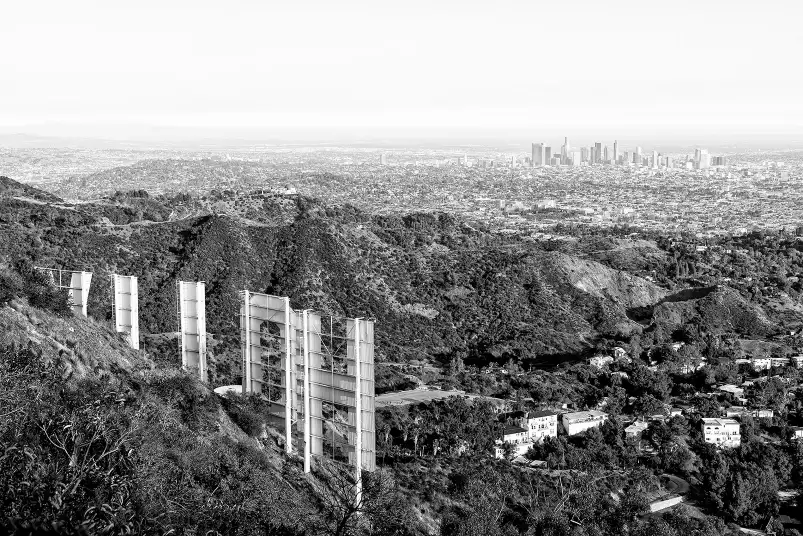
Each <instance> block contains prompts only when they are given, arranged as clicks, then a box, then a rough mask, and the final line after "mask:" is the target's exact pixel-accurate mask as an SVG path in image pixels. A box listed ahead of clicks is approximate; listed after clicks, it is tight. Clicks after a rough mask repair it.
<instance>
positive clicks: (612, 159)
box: [379, 137, 728, 170]
mask: <svg viewBox="0 0 803 536" xmlns="http://www.w3.org/2000/svg"><path fill="white" fill-rule="evenodd" d="M445 163H448V161H441V160H437V161H436V162H435V165H436V166H440V165H443V164H445ZM454 163H455V164H457V165H461V166H468V167H470V166H472V165H477V166H479V167H482V168H483V169H489V168H494V167H496V166H499V165H505V164H508V165H509V166H511V167H515V166H516V165H518V164H519V163H521V164H523V165H525V166H529V167H546V166H551V167H557V166H584V165H585V166H593V165H609V166H610V165H613V166H635V167H642V166H643V167H646V168H651V169H659V168H674V167H680V168H684V169H698V170H699V169H709V168H711V167H712V166H713V167H724V166H727V164H728V157H727V156H712V155H711V154H710V153H709V152H708V149H701V148H697V149H695V150H694V155H686V156H685V157H683V156H678V155H669V154H664V153H659V152H658V151H656V150H653V151H652V152H651V153H649V154H647V153H644V151H643V150H642V148H641V147H639V146H637V147H635V148H634V149H633V150H630V151H620V150H619V142H618V141H614V142H613V149H612V150H610V149H609V147H608V145H604V146H603V145H602V143H600V142H596V143H594V145H591V146H588V147H585V146H583V147H572V146H571V145H570V144H569V138H568V137H566V138H564V143H563V145H561V147H560V153H556V152H554V151H553V150H552V147H551V146H547V145H546V144H544V143H543V142H541V143H533V144H532V153H531V155H530V156H526V157H524V158H521V157H520V155H515V154H514V155H512V156H511V157H510V159H509V161H507V162H504V163H503V162H501V161H498V160H493V159H490V158H476V159H474V160H473V161H472V160H470V159H469V157H468V156H467V155H465V154H463V155H461V156H458V157H457V158H456V159H455V161H454ZM379 164H380V165H382V166H386V165H388V154H387V153H384V152H383V153H382V154H380V155H379Z"/></svg>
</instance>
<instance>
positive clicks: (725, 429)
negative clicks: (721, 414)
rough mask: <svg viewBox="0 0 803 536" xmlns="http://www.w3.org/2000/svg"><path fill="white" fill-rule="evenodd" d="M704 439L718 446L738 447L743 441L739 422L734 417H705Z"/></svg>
mask: <svg viewBox="0 0 803 536" xmlns="http://www.w3.org/2000/svg"><path fill="white" fill-rule="evenodd" d="M702 430H703V440H704V441H705V442H706V443H711V444H712V445H716V446H718V447H738V446H739V445H740V444H741V443H742V435H741V433H740V432H739V422H738V421H736V420H734V419H727V418H725V419H710V418H704V419H703V423H702Z"/></svg>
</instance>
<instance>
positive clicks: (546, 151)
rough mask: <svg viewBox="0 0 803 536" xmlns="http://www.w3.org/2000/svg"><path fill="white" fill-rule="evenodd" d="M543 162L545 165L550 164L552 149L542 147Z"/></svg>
mask: <svg viewBox="0 0 803 536" xmlns="http://www.w3.org/2000/svg"><path fill="white" fill-rule="evenodd" d="M544 162H545V163H546V164H549V163H551V162H552V147H544Z"/></svg>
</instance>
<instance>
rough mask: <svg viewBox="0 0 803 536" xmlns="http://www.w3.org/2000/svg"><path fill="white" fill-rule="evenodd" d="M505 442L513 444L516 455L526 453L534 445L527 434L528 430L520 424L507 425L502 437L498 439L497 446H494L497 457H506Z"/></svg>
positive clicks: (514, 454)
mask: <svg viewBox="0 0 803 536" xmlns="http://www.w3.org/2000/svg"><path fill="white" fill-rule="evenodd" d="M505 443H508V444H510V445H513V456H514V457H515V456H522V455H524V454H526V453H527V451H528V450H530V447H531V446H532V445H533V443H532V441H530V440H529V438H528V436H527V430H525V429H524V428H522V427H520V426H507V427H505V431H504V432H503V433H502V439H497V440H496V446H495V447H494V453H495V454H496V457H497V458H504V457H505V448H504V444H505Z"/></svg>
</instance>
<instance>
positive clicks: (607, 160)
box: [602, 145, 611, 164]
mask: <svg viewBox="0 0 803 536" xmlns="http://www.w3.org/2000/svg"><path fill="white" fill-rule="evenodd" d="M604 153H605V156H604V157H603V159H602V161H603V163H605V164H608V163H610V161H611V155H610V153H609V152H608V146H607V145H606V146H605V149H604Z"/></svg>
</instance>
